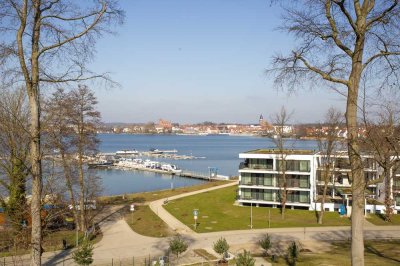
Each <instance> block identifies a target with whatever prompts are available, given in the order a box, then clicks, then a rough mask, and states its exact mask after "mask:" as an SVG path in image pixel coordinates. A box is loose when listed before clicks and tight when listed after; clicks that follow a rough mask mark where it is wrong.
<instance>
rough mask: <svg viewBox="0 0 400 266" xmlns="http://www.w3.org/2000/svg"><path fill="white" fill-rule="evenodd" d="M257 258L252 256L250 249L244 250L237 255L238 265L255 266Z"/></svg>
mask: <svg viewBox="0 0 400 266" xmlns="http://www.w3.org/2000/svg"><path fill="white" fill-rule="evenodd" d="M255 262H256V260H255V259H254V258H253V257H252V256H251V254H250V252H249V251H246V250H244V251H243V253H240V254H239V255H237V257H236V266H254V265H255Z"/></svg>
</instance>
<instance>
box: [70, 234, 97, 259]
mask: <svg viewBox="0 0 400 266" xmlns="http://www.w3.org/2000/svg"><path fill="white" fill-rule="evenodd" d="M92 256H93V245H92V244H91V243H90V241H89V240H88V239H85V240H84V241H83V242H82V244H81V245H80V247H79V248H78V250H77V251H75V252H74V254H73V256H72V258H73V259H74V261H75V263H76V264H78V265H90V264H92V263H93V258H92Z"/></svg>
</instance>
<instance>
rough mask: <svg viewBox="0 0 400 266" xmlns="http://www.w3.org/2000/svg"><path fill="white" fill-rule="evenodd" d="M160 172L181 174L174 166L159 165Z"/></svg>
mask: <svg viewBox="0 0 400 266" xmlns="http://www.w3.org/2000/svg"><path fill="white" fill-rule="evenodd" d="M161 170H164V171H168V172H172V173H181V172H182V170H181V169H179V168H178V167H177V166H176V165H174V164H163V165H161Z"/></svg>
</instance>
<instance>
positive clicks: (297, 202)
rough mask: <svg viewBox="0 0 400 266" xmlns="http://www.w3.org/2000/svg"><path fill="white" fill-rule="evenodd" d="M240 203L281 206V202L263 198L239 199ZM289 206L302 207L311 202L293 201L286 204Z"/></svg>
mask: <svg viewBox="0 0 400 266" xmlns="http://www.w3.org/2000/svg"><path fill="white" fill-rule="evenodd" d="M238 201H248V202H258V203H266V204H278V205H279V204H281V202H280V201H276V200H273V199H271V200H268V199H263V198H257V197H255V198H253V197H243V196H242V197H238ZM286 204H287V205H291V204H299V205H302V206H307V205H309V204H310V201H309V200H308V201H304V202H300V200H293V201H289V200H288V201H287V202H286Z"/></svg>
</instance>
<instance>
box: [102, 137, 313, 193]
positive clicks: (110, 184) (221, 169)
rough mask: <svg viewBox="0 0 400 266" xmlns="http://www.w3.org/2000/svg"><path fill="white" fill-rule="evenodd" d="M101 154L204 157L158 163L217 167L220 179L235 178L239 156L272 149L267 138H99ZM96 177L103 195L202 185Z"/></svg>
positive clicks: (140, 176) (142, 176)
mask: <svg viewBox="0 0 400 266" xmlns="http://www.w3.org/2000/svg"><path fill="white" fill-rule="evenodd" d="M99 138H100V140H101V144H100V151H101V152H115V151H117V150H123V149H126V150H130V149H136V150H139V151H148V150H150V149H151V148H156V149H159V150H173V149H176V150H177V151H178V153H177V154H180V155H193V156H196V157H205V158H204V159H194V160H168V159H161V158H160V159H154V160H157V161H162V162H167V163H173V164H176V165H178V166H179V167H180V168H182V169H185V170H191V171H197V172H204V173H207V172H208V171H209V170H208V169H209V167H217V168H218V173H219V174H221V175H227V176H235V175H237V174H238V166H239V163H240V161H241V160H240V159H239V158H238V157H239V153H241V152H245V151H249V150H254V149H260V148H274V144H273V142H272V141H271V140H270V139H268V138H261V137H242V136H240V137H239V136H226V135H220V136H176V135H128V134H100V135H99ZM288 145H289V146H290V147H293V148H300V149H316V142H315V141H306V140H301V141H298V140H297V141H288ZM98 175H99V176H100V177H101V178H102V180H103V186H104V194H105V195H112V194H123V193H131V192H141V191H152V190H160V189H167V188H171V186H173V187H182V186H190V185H194V184H198V183H202V182H203V181H200V180H196V179H189V178H181V177H171V176H170V175H161V174H155V173H146V172H143V171H124V170H115V169H113V170H99V171H98Z"/></svg>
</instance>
